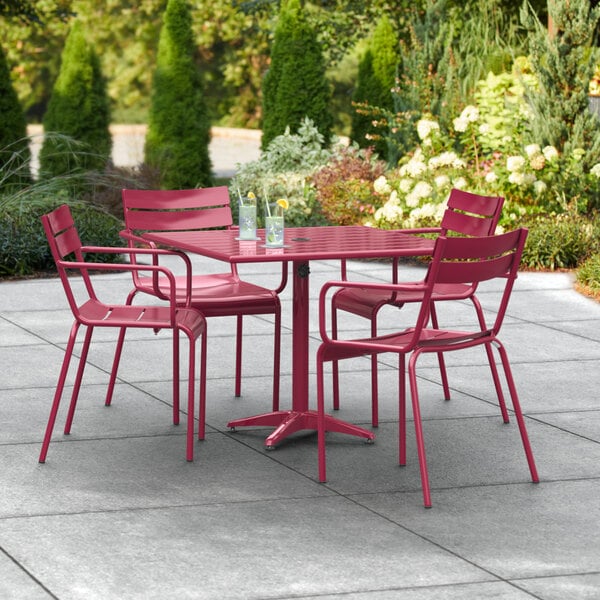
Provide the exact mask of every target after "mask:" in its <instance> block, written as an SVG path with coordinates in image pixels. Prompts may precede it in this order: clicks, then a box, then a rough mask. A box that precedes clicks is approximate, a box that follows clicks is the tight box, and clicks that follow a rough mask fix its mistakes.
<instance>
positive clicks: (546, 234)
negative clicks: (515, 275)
mask: <svg viewBox="0 0 600 600" xmlns="http://www.w3.org/2000/svg"><path fill="white" fill-rule="evenodd" d="M523 225H524V226H526V227H528V228H529V235H528V237H527V243H526V245H525V250H524V251H523V258H522V261H521V262H522V265H523V266H524V267H528V268H530V269H550V270H556V269H573V268H575V267H577V266H578V265H579V264H580V263H582V262H583V261H585V260H586V259H587V258H588V257H589V256H591V255H592V254H594V253H597V252H598V251H599V250H600V246H599V243H598V234H599V233H600V224H599V223H598V221H597V219H596V220H591V219H589V218H586V217H583V216H581V215H578V214H576V213H569V214H566V213H565V214H561V215H547V216H540V217H537V218H535V219H533V220H531V219H529V220H525V221H524V222H523Z"/></svg>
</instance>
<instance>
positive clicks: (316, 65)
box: [262, 0, 333, 149]
mask: <svg viewBox="0 0 600 600" xmlns="http://www.w3.org/2000/svg"><path fill="white" fill-rule="evenodd" d="M330 101H331V89H330V86H329V83H328V82H327V79H326V77H325V62H324V59H323V55H322V53H321V48H320V45H319V42H318V40H317V35H316V32H315V31H314V30H313V28H312V27H311V26H310V24H309V23H308V22H307V20H306V17H305V15H304V13H303V11H302V8H301V6H300V0H284V1H283V2H282V3H281V11H280V14H279V21H278V24H277V28H276V30H275V37H274V40H273V47H272V49H271V66H270V68H269V70H268V71H267V73H266V75H265V78H264V80H263V127H262V130H263V135H262V148H263V149H266V148H267V146H268V145H269V142H270V141H271V140H273V138H275V137H277V136H278V135H282V134H283V133H285V130H286V128H288V127H289V129H290V132H291V133H296V132H297V131H298V128H299V127H300V125H301V123H302V121H303V120H304V118H305V117H308V118H309V119H311V120H312V122H313V123H314V125H315V127H316V128H317V129H318V130H319V132H320V133H321V134H322V135H323V137H324V143H325V144H328V143H329V142H330V140H331V134H332V126H333V117H332V115H331V110H330Z"/></svg>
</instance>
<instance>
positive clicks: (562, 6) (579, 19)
mask: <svg viewBox="0 0 600 600" xmlns="http://www.w3.org/2000/svg"><path fill="white" fill-rule="evenodd" d="M548 10H549V15H550V17H551V20H552V23H553V30H554V31H553V33H552V34H550V35H549V32H548V30H547V29H546V27H545V26H544V25H542V24H541V22H540V21H539V19H538V18H537V17H536V16H535V14H534V13H533V11H531V9H527V7H526V6H524V7H523V9H522V11H521V20H522V22H523V24H524V25H525V26H526V27H527V28H528V30H529V33H530V35H529V47H530V54H531V63H532V64H531V66H532V69H533V72H534V73H535V75H536V76H537V80H538V84H539V87H538V89H535V90H530V92H529V93H528V100H529V103H530V105H531V107H532V108H533V113H534V114H533V119H532V121H531V132H530V133H531V141H532V142H534V143H537V144H540V145H543V146H544V145H551V146H554V147H555V148H556V149H557V150H558V151H559V152H561V153H563V154H564V155H565V156H570V155H572V154H573V152H574V151H578V149H583V150H585V154H584V155H583V156H582V161H584V164H583V168H584V169H589V168H590V167H591V166H593V165H594V164H596V163H598V162H600V123H598V118H597V117H596V116H595V115H593V114H592V113H591V112H590V110H589V99H588V94H589V82H590V80H591V79H592V76H593V74H594V69H595V67H596V64H597V62H596V61H597V59H598V55H597V52H596V48H595V46H594V42H595V33H596V28H597V25H598V22H599V19H600V8H598V7H595V8H591V7H590V1H589V0H569V2H564V1H558V0H549V2H548Z"/></svg>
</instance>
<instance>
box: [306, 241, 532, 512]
mask: <svg viewBox="0 0 600 600" xmlns="http://www.w3.org/2000/svg"><path fill="white" fill-rule="evenodd" d="M526 237H527V230H526V229H518V230H516V231H512V232H510V233H506V234H502V235H497V236H489V237H482V238H459V237H455V238H447V237H444V236H441V237H439V238H438V239H437V241H436V244H435V249H434V254H433V259H432V261H431V263H430V265H429V268H428V270H427V275H426V276H425V279H424V280H423V282H421V283H419V284H409V285H405V284H389V283H387V284H385V283H364V282H350V281H333V282H329V283H326V284H325V285H324V286H323V288H322V290H321V292H320V296H319V327H320V333H321V338H322V340H323V341H322V343H321V345H320V346H319V349H318V351H317V404H318V407H317V410H318V417H317V431H318V457H319V458H318V460H319V480H320V481H321V482H324V481H326V479H327V476H326V462H325V427H326V426H325V402H324V386H323V365H324V363H325V362H332V361H337V360H342V359H345V358H352V357H357V356H362V355H370V356H377V355H378V354H380V353H384V352H393V353H397V354H398V357H399V361H398V362H399V366H398V370H399V387H400V391H399V463H400V465H405V464H406V390H405V381H406V364H405V363H406V356H407V355H409V360H408V377H409V381H410V394H411V399H412V408H413V418H414V424H415V433H416V439H417V449H418V456H419V465H420V471H421V483H422V488H423V501H424V505H425V506H426V507H430V506H431V493H430V487H429V476H428V471H427V461H426V456H425V444H424V439H423V427H422V423H421V416H420V407H419V395H418V390H417V376H416V366H417V361H418V359H419V357H420V356H421V355H422V354H425V353H432V352H433V353H436V354H439V353H444V352H450V351H458V350H463V349H465V348H473V347H475V346H484V347H485V348H486V349H489V351H490V352H491V351H492V347H496V348H497V349H498V352H499V355H500V359H501V363H502V366H503V368H504V373H505V376H506V381H507V384H508V389H509V391H510V396H511V400H512V404H513V409H514V413H515V416H516V419H517V423H518V426H519V431H520V434H521V440H522V442H523V447H524V449H525V455H526V457H527V462H528V464H529V470H530V473H531V477H532V480H533V481H534V482H537V481H538V475H537V470H536V466H535V462H534V458H533V453H532V451H531V446H530V443H529V439H528V435H527V430H526V427H525V422H524V419H523V415H522V412H521V408H520V404H519V398H518V395H517V390H516V387H515V383H514V380H513V376H512V373H511V369H510V364H509V361H508V357H507V354H506V350H505V348H504V345H503V344H502V342H501V341H500V339H499V338H498V334H499V332H500V327H501V325H502V321H503V319H504V315H505V312H506V308H507V305H508V301H509V298H510V295H511V291H512V288H513V284H514V281H515V279H516V277H517V270H518V268H519V263H520V260H521V254H522V251H523V246H524V245H525V239H526ZM491 279H494V280H497V281H498V282H499V283H500V282H503V290H502V292H501V293H500V294H499V295H498V297H499V300H498V302H497V303H496V305H495V306H493V307H492V306H490V307H489V309H488V312H489V313H490V314H494V315H495V320H494V324H493V325H492V326H491V327H489V328H486V329H485V330H481V328H480V327H479V319H478V324H477V326H474V327H473V328H472V329H466V330H461V331H455V330H444V329H439V328H438V327H437V326H436V325H433V326H431V327H428V326H427V325H428V323H429V319H430V313H431V307H432V300H433V299H434V298H435V294H436V288H437V286H440V285H444V286H458V285H464V286H467V287H473V288H474V287H476V286H477V284H479V283H480V282H483V281H487V280H491ZM336 288H339V289H361V288H362V289H366V290H372V291H373V292H386V293H387V294H391V293H393V292H397V293H399V294H403V293H411V294H412V293H414V292H418V293H420V294H421V298H422V299H421V305H420V308H419V311H418V315H417V316H416V319H415V323H414V326H413V327H409V328H407V329H404V330H403V331H399V332H396V333H391V334H387V335H380V336H371V337H367V338H362V339H343V340H342V339H336V338H333V337H332V336H330V335H329V334H328V332H327V326H328V323H327V315H326V306H327V304H326V302H327V299H328V292H329V291H330V290H333V289H336ZM436 301H437V298H436ZM443 301H444V302H450V301H451V300H447V299H444V300H443ZM490 304H494V303H493V302H491V301H490ZM499 401H500V399H499Z"/></svg>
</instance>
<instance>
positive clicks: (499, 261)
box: [426, 228, 528, 332]
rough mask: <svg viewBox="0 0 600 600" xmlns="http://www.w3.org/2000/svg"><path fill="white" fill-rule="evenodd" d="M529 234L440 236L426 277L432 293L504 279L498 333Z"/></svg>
mask: <svg viewBox="0 0 600 600" xmlns="http://www.w3.org/2000/svg"><path fill="white" fill-rule="evenodd" d="M527 233H528V231H527V229H525V228H521V229H516V230H514V231H510V232H508V233H503V234H499V235H494V236H485V237H478V238H467V237H465V238H459V237H444V236H440V237H439V238H438V239H437V240H436V245H435V248H434V253H433V259H432V261H431V263H430V265H429V270H428V272H427V276H426V281H427V283H428V288H429V290H432V289H433V286H434V285H436V284H457V283H460V284H467V285H472V286H474V287H475V286H477V284H479V283H481V282H482V281H488V280H491V279H499V278H503V279H505V284H504V290H503V292H502V296H501V300H500V302H499V304H498V306H499V308H498V310H497V312H496V321H495V323H494V327H493V328H494V331H495V332H498V330H499V329H500V326H501V324H502V321H503V319H504V314H505V312H506V307H507V305H508V300H509V298H510V294H511V292H512V287H513V285H514V281H515V279H516V278H517V274H518V269H519V265H520V263H521V256H522V254H523V248H524V247H525V240H526V239H527Z"/></svg>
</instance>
